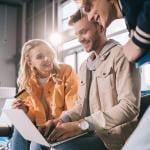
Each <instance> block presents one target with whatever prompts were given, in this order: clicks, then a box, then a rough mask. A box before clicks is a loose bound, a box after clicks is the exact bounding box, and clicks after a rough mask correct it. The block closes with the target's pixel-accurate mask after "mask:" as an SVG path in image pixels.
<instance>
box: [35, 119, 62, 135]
mask: <svg viewBox="0 0 150 150" xmlns="http://www.w3.org/2000/svg"><path fill="white" fill-rule="evenodd" d="M59 122H62V121H61V120H60V119H52V120H48V121H47V122H46V123H45V124H44V125H42V126H40V127H38V129H39V131H40V132H41V133H42V134H43V135H44V137H45V138H47V137H48V136H49V135H50V133H51V132H52V131H53V130H54V128H55V127H56V125H57V124H58V123H59Z"/></svg>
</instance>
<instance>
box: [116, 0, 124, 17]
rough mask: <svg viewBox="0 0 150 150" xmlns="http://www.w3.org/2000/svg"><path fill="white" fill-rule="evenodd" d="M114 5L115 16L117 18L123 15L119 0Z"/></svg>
mask: <svg viewBox="0 0 150 150" xmlns="http://www.w3.org/2000/svg"><path fill="white" fill-rule="evenodd" d="M114 7H115V9H116V17H117V18H118V19H119V18H122V17H123V15H122V10H121V8H120V6H119V0H117V2H116V3H115V4H114Z"/></svg>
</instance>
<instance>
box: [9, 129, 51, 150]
mask: <svg viewBox="0 0 150 150" xmlns="http://www.w3.org/2000/svg"><path fill="white" fill-rule="evenodd" d="M10 149H11V150H29V149H30V150H47V149H49V148H47V147H44V146H42V145H40V144H36V143H35V142H29V141H27V140H25V139H24V138H23V137H22V136H21V134H20V133H19V132H18V131H17V130H16V129H15V128H14V132H13V135H12V138H11V141H10Z"/></svg>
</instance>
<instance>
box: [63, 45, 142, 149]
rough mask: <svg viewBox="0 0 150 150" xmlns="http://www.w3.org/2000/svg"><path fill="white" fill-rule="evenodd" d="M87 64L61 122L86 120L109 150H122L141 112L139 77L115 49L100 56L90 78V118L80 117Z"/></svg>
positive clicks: (136, 70)
mask: <svg viewBox="0 0 150 150" xmlns="http://www.w3.org/2000/svg"><path fill="white" fill-rule="evenodd" d="M86 69H87V64H86V61H85V62H84V63H83V64H82V65H81V69H80V74H79V90H78V101H77V102H76V105H75V106H74V107H73V109H71V110H70V111H66V112H63V113H62V115H61V118H65V117H68V118H70V119H71V120H73V121H74V120H79V119H80V118H83V117H84V118H85V119H86V120H87V121H88V122H89V124H90V127H91V128H92V129H93V130H95V132H96V134H97V135H98V136H99V137H100V138H101V139H102V140H103V142H104V143H105V145H106V146H107V148H108V149H110V150H113V149H114V150H117V149H121V147H122V146H123V145H124V143H125V141H126V139H127V138H128V136H129V135H130V134H131V132H132V131H133V130H134V128H135V126H136V118H137V116H138V114H139V108H140V73H139V70H138V69H136V68H135V65H134V64H130V63H129V62H128V61H127V59H126V58H125V57H124V55H123V54H122V50H121V46H119V45H118V46H115V47H113V48H112V49H111V50H108V51H107V53H105V55H104V56H103V60H102V62H101V64H100V65H99V66H98V68H97V69H96V71H95V73H94V76H93V77H92V83H91V89H90V94H89V95H90V96H89V103H90V111H91V115H90V116H88V117H85V116H82V115H83V112H84V108H83V103H84V96H85V89H86V84H87V82H88V81H86Z"/></svg>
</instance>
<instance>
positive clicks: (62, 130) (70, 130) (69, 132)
mask: <svg viewBox="0 0 150 150" xmlns="http://www.w3.org/2000/svg"><path fill="white" fill-rule="evenodd" d="M81 132H82V131H81V129H80V127H79V122H78V121H75V122H67V123H58V124H57V126H56V128H55V129H54V130H53V131H52V132H51V134H50V135H49V137H48V138H47V141H48V142H54V141H61V140H64V139H66V138H69V137H72V136H75V135H78V134H80V133H81Z"/></svg>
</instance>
